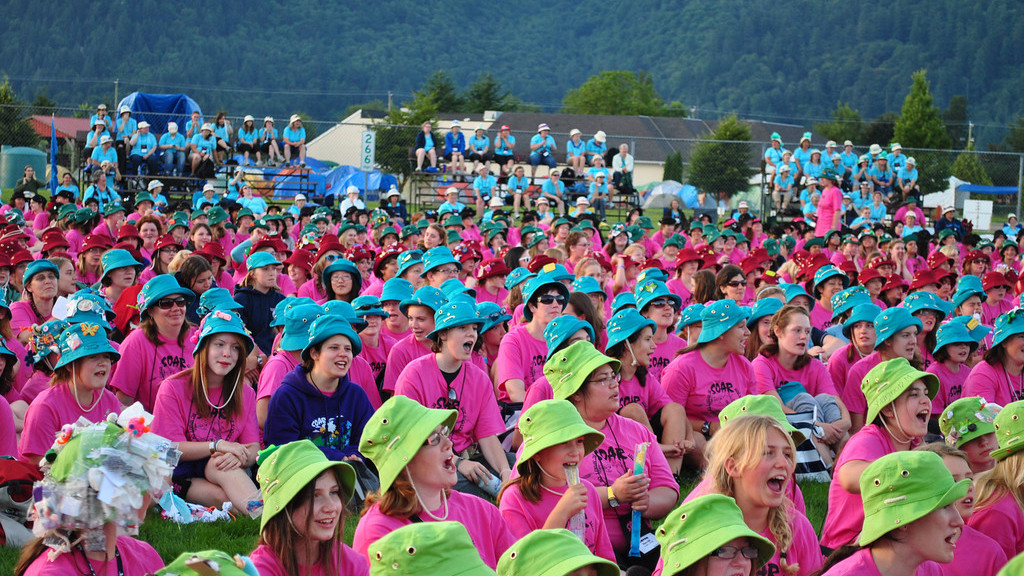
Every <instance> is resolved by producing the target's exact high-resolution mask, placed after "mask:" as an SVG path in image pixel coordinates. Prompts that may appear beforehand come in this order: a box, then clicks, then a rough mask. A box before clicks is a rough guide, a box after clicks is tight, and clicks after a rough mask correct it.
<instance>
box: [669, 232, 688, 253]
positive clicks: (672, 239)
mask: <svg viewBox="0 0 1024 576" xmlns="http://www.w3.org/2000/svg"><path fill="white" fill-rule="evenodd" d="M669 246H675V247H676V248H679V249H680V250H682V249H683V248H686V237H685V236H683V235H682V234H673V235H672V236H669V238H668V240H665V244H664V247H666V248H667V247H669Z"/></svg>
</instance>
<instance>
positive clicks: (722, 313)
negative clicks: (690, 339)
mask: <svg viewBox="0 0 1024 576" xmlns="http://www.w3.org/2000/svg"><path fill="white" fill-rule="evenodd" d="M749 316H750V309H749V308H747V307H745V306H740V305H738V304H736V303H735V302H733V301H732V300H730V299H729V298H725V299H722V300H716V301H715V302H713V303H711V304H710V305H708V306H705V307H704V310H702V311H701V313H700V319H701V322H702V323H703V326H704V327H703V329H702V330H701V331H700V336H699V337H698V338H697V343H699V344H707V343H708V342H711V341H713V340H715V339H716V338H718V337H719V336H721V335H722V334H725V333H726V332H728V331H729V330H730V329H731V328H732V327H733V326H735V325H737V324H739V323H740V322H745V321H746V320H747V318H748V317H749Z"/></svg>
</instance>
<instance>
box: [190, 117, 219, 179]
mask: <svg viewBox="0 0 1024 576" xmlns="http://www.w3.org/2000/svg"><path fill="white" fill-rule="evenodd" d="M191 144H192V154H191V158H192V174H193V175H195V174H196V172H197V171H198V170H199V165H200V164H201V163H202V162H204V161H207V160H209V161H210V162H213V158H214V157H213V153H214V150H216V148H217V138H215V137H214V135H213V127H212V126H210V125H209V124H203V125H202V126H200V127H199V134H196V135H195V136H193V137H192V142H191Z"/></svg>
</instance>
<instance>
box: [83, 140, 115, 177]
mask: <svg viewBox="0 0 1024 576" xmlns="http://www.w3.org/2000/svg"><path fill="white" fill-rule="evenodd" d="M104 161H106V162H109V163H110V165H111V166H112V167H113V169H114V171H115V172H116V174H117V179H118V180H120V179H121V171H120V169H118V167H117V152H115V151H114V141H113V140H112V139H111V138H110V136H100V145H99V147H97V148H93V150H92V155H90V156H89V165H90V166H92V167H93V170H95V169H96V168H101V169H102V165H103V162H104Z"/></svg>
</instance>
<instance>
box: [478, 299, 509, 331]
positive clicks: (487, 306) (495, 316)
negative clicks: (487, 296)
mask: <svg viewBox="0 0 1024 576" xmlns="http://www.w3.org/2000/svg"><path fill="white" fill-rule="evenodd" d="M476 313H477V315H479V316H480V319H481V320H483V321H484V325H483V327H481V328H480V333H481V334H483V333H484V332H487V331H488V330H490V329H491V328H494V327H496V326H498V325H499V324H504V323H505V322H508V321H509V320H511V319H512V315H511V314H509V313H508V311H507V310H505V308H504V307H502V306H500V305H498V304H495V303H494V302H480V303H479V304H477V305H476Z"/></svg>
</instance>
